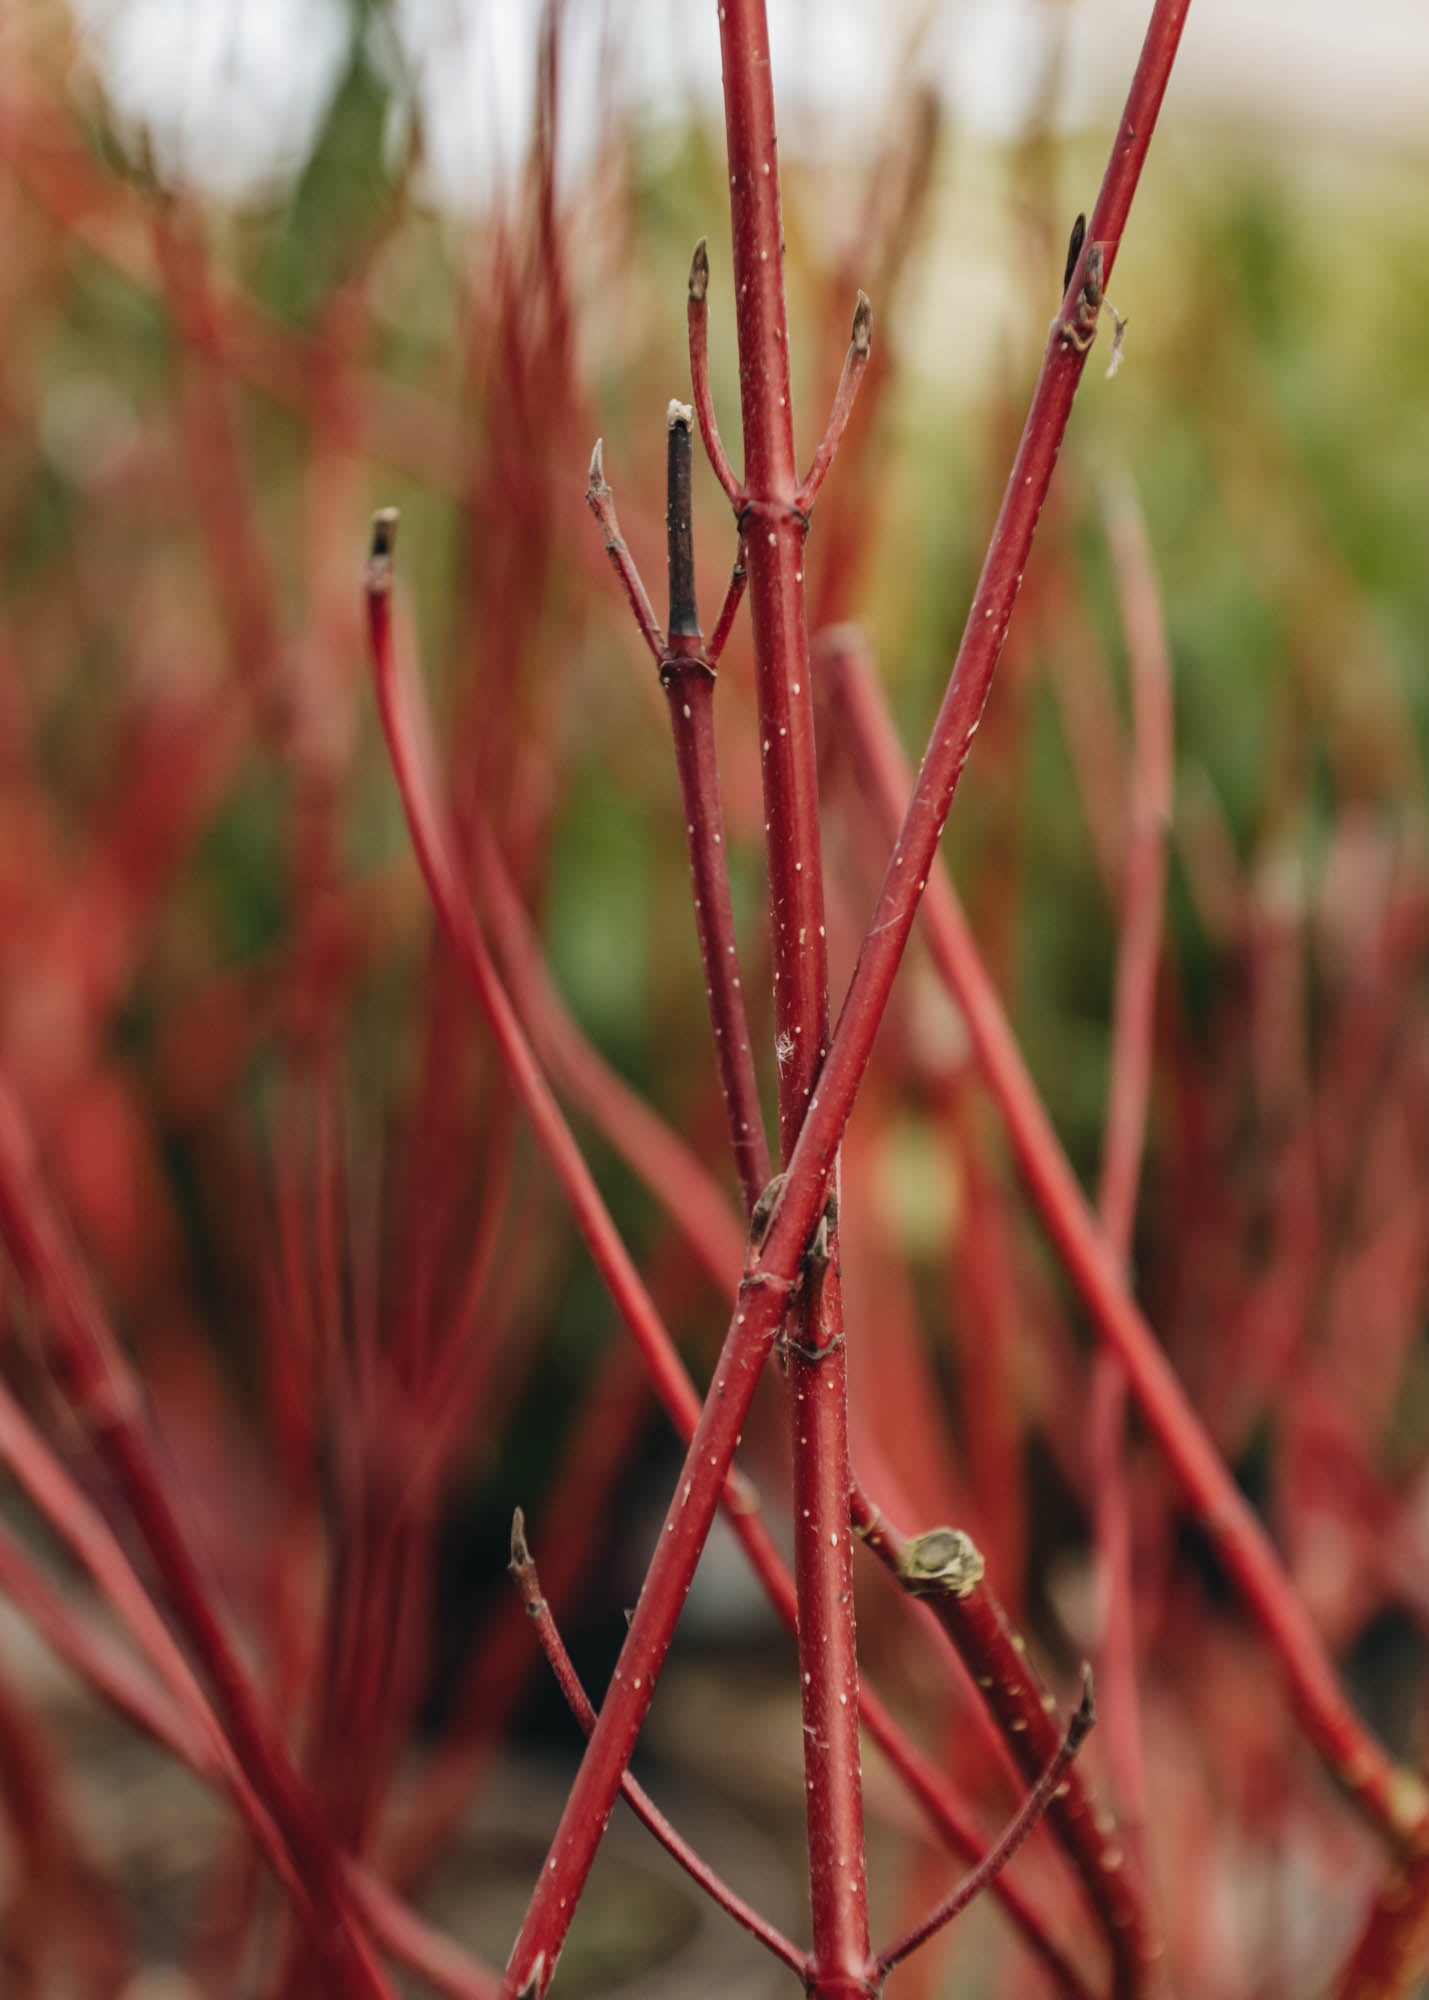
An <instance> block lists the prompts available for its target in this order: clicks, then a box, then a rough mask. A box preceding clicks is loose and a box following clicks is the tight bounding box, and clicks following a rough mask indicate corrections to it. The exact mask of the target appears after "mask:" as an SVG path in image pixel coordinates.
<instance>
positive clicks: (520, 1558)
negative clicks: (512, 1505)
mask: <svg viewBox="0 0 1429 2000" xmlns="http://www.w3.org/2000/svg"><path fill="white" fill-rule="evenodd" d="M530 1560H531V1550H530V1548H529V1547H528V1545H527V1542H526V1510H525V1508H524V1507H518V1508H517V1509H516V1511H515V1513H514V1514H513V1515H512V1516H511V1568H512V1569H513V1570H519V1569H525V1567H526V1565H527V1564H528V1563H529V1562H530Z"/></svg>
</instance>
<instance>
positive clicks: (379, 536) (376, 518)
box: [367, 507, 400, 591]
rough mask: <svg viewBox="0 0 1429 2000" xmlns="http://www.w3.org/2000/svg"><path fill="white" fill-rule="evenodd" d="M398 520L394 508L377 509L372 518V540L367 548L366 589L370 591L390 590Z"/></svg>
mask: <svg viewBox="0 0 1429 2000" xmlns="http://www.w3.org/2000/svg"><path fill="white" fill-rule="evenodd" d="M399 518H400V516H399V515H398V512H397V509H396V508H395V507H379V508H378V510H377V512H376V513H375V514H374V515H373V516H372V539H371V540H370V542H369V543H368V546H367V588H368V589H369V590H371V591H384V590H389V589H390V588H391V584H392V559H393V556H394V555H395V554H396V551H397V522H398V520H399Z"/></svg>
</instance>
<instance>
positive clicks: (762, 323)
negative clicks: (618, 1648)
mask: <svg viewBox="0 0 1429 2000" xmlns="http://www.w3.org/2000/svg"><path fill="white" fill-rule="evenodd" d="M719 24H720V51H721V54H722V56H723V59H724V104H725V134H726V140H727V144H728V152H729V187H730V221H731V234H732V241H733V249H734V294H735V324H736V329H737V333H738V338H739V381H740V409H741V414H742V416H743V421H744V483H745V489H746V490H745V497H744V499H743V502H742V505H741V506H740V509H739V518H740V525H741V528H742V529H743V531H744V536H745V551H746V560H747V563H748V567H749V609H750V619H751V622H752V624H753V628H754V684H755V694H756V698H757V706H758V715H759V733H760V739H761V742H760V747H761V752H762V757H761V774H762V777H763V782H764V826H765V854H766V857H767V863H768V875H769V917H770V939H771V960H772V964H773V975H774V1025H775V1031H776V1039H775V1047H776V1052H777V1054H778V1058H779V1139H780V1151H781V1154H782V1157H783V1160H784V1162H785V1164H786V1165H787V1163H788V1161H789V1158H790V1155H791V1152H792V1150H793V1147H794V1144H795V1141H796V1139H797V1137H798V1135H799V1131H800V1128H801V1126H802V1125H803V1123H804V1118H805V1107H806V1106H807V1105H808V1103H809V1100H810V1098H811V1097H812V1096H813V1092H814V1088H815V1085H816V1082H817V1080H818V1077H819V1072H820V1069H821V1067H822V1065H823V1061H824V1052H825V1049H826V1047H827V1040H828V1030H829V975H828V952H827V949H826V945H825V931H824V890H823V861H822V852H821V845H820V831H819V778H818V758H817V753H816V750H815V744H814V701H813V686H812V682H811V678H810V673H809V637H808V623H807V616H806V612H805V605H804V543H805V537H806V535H807V533H808V513H807V502H806V499H805V495H804V493H803V492H802V491H801V489H800V487H799V483H798V474H797V469H796V466H795V460H794V412H793V398H792V391H791V386H790V378H789V323H788V312H787V307H786V301H785V295H784V232H783V225H782V221H781V218H780V191H779V162H778V145H777V140H776V136H775V124H774V89H773V80H772V73H771V67H770V60H769V27H768V22H767V20H766V18H765V8H764V0H725V4H724V5H722V6H721V7H720V10H719ZM869 320H870V314H869V311H868V308H867V301H861V303H860V308H859V311H858V313H857V314H856V315H855V320H854V344H853V357H852V358H851V360H850V365H849V367H848V368H847V369H846V371H845V377H844V385H843V388H844V394H843V396H842V399H841V401H840V399H836V415H835V419H834V422H833V424H832V426H831V429H830V432H829V434H828V436H827V437H826V439H825V443H824V446H823V447H821V451H820V456H819V458H818V459H817V460H816V462H815V471H814V473H813V474H811V475H810V483H811V484H812V485H817V482H818V480H819V479H821V478H822V477H823V474H824V473H825V472H826V471H827V470H828V467H829V465H830V464H831V462H832V459H833V452H834V448H835V446H836V445H837V442H838V437H839V435H840V434H841V425H840V424H839V421H838V415H837V412H838V409H839V408H842V410H843V412H844V421H845V422H846V421H847V411H848V409H849V408H851V407H852V399H853V390H854V387H855V386H856V384H857V381H858V379H859V377H860V376H861V375H862V372H863V367H864V364H865V362H866V359H867V349H868V334H869ZM829 1164H830V1166H832V1164H833V1163H832V1161H830V1163H829ZM822 1178H824V1176H821V1179H822ZM833 1231H834V1225H833V1222H832V1220H831V1218H830V1217H828V1216H826V1217H825V1219H824V1221H823V1223H821V1225H820V1240H819V1242H818V1244H817V1245H816V1246H815V1247H814V1249H813V1250H811V1255H810V1262H809V1264H808V1268H807V1278H806V1282H805V1284H804V1286H803V1289H802V1291H801V1292H800V1294H799V1295H798V1296H797V1297H796V1298H795V1299H793V1300H792V1301H791V1306H792V1310H791V1311H790V1313H789V1316H788V1320H787V1323H786V1326H785V1342H786V1352H787V1355H788V1362H789V1379H790V1390H791V1404H792V1412H791V1414H792V1419H793V1455H794V1576H795V1581H796V1583H797V1585H798V1591H799V1635H798V1636H799V1686H800V1693H801V1696H802V1700H803V1719H804V1730H803V1745H804V1786H805V1801H804V1814H805V1822H806V1825H807V1829H808V1848H809V1896H810V1906H811V1912H812V1918H813V1953H812V1960H811V1965H810V1974H809V1981H808V1984H809V1991H810V1993H811V1994H812V1995H814V1996H815V2000H856V1996H859V1995H862V1994H863V1993H864V1991H865V1979H866V1975H867V1964H868V1907H867V1887H866V1882H865V1859H864V1835H863V1773H862V1764H861V1761H860V1757H859V1741H858V1653H857V1648H856V1644H855V1635H854V1603H853V1537H852V1532H851V1528H850V1523H849V1512H848V1494H849V1483H850V1475H849V1462H848V1357H847V1353H846V1351H845V1348H844V1321H843V1306H842V1293H841V1288H840V1280H839V1270H838V1247H837V1242H836V1241H835V1240H833ZM805 1233H806V1238H807V1234H808V1232H807V1231H806V1232H805ZM816 1260H817V1261H816Z"/></svg>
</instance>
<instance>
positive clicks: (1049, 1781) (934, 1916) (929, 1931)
mask: <svg viewBox="0 0 1429 2000" xmlns="http://www.w3.org/2000/svg"><path fill="white" fill-rule="evenodd" d="M1095 1720H1096V1709H1095V1705H1094V1703H1093V1698H1092V1677H1091V1671H1090V1669H1088V1670H1087V1671H1086V1673H1085V1675H1084V1679H1083V1685H1082V1699H1081V1701H1080V1703H1079V1704H1078V1706H1077V1708H1076V1710H1075V1711H1074V1713H1073V1715H1072V1718H1071V1720H1070V1721H1069V1722H1068V1724H1067V1727H1066V1729H1065V1731H1064V1732H1063V1735H1062V1740H1061V1742H1060V1743H1059V1744H1058V1745H1057V1749H1056V1751H1055V1753H1054V1755H1053V1757H1052V1759H1051V1762H1050V1763H1049V1764H1048V1765H1047V1767H1046V1769H1045V1770H1044V1771H1043V1773H1042V1775H1041V1777H1040V1778H1038V1780H1037V1782H1036V1784H1035V1785H1034V1786H1033V1787H1032V1789H1031V1791H1030V1792H1029V1793H1028V1794H1027V1796H1026V1798H1025V1799H1024V1800H1023V1801H1022V1804H1021V1806H1020V1807H1019V1808H1018V1810H1017V1812H1016V1813H1015V1814H1014V1815H1013V1817H1012V1819H1011V1820H1009V1822H1008V1824H1007V1826H1006V1828H1005V1829H1004V1830H1003V1832H1002V1833H1001V1834H1000V1835H999V1837H998V1840H997V1843H996V1845H995V1846H993V1847H990V1848H989V1849H988V1851H987V1853H986V1854H985V1855H984V1857H983V1859H982V1860H981V1861H980V1862H979V1864H978V1866H977V1867H976V1868H974V1869H973V1870H972V1872H971V1874H969V1875H966V1876H964V1878H963V1880H962V1881H961V1882H959V1883H958V1884H957V1886H956V1887H955V1888H954V1889H952V1890H950V1891H949V1893H948V1894H947V1895H946V1896H945V1897H944V1898H943V1900H942V1901H941V1902H940V1903H938V1904H936V1905H935V1906H934V1908H933V1909H931V1910H930V1911H929V1912H928V1914H927V1916H926V1917H924V1918H923V1919H922V1921H921V1922H919V1923H916V1924H914V1926H913V1927H912V1929H911V1930H909V1931H905V1932H904V1934H903V1936H902V1937H901V1938H899V1939H898V1940H897V1941H896V1943H894V1944H891V1945H889V1946H888V1948H887V1950H886V1951H881V1952H880V1953H879V1954H878V1957H877V1958H876V1959H875V1960H874V1984H875V1985H881V1984H882V1982H883V1981H884V1980H885V1979H886V1978H887V1977H888V1975H889V1973H890V1972H891V1971H892V1970H893V1968H894V1966H895V1965H897V1964H898V1963H899V1962H900V1960H902V1959H905V1958H907V1957H909V1956H910V1955H911V1954H912V1953H913V1952H915V1951H917V1949H918V1947H919V1946H920V1945H924V1944H926V1943H927V1942H928V1940H929V1938H931V1937H933V1936H934V1935H935V1934H936V1933H937V1932H938V1931H940V1930H942V1928H943V1927H944V1925H945V1924H950V1923H951V1922H952V1920H953V1918H954V1917H956V1916H960V1915H961V1914H962V1912H963V1911H964V1910H965V1909H966V1908H967V1907H968V1904H969V1903H971V1902H972V1901H973V1900H974V1899H975V1898H976V1897H978V1896H980V1895H981V1894H982V1892H983V1890H984V1889H986V1888H987V1886H988V1884H989V1883H991V1882H993V1881H995V1880H996V1878H997V1877H998V1876H999V1875H1000V1874H1001V1873H1002V1870H1003V1869H1004V1868H1005V1867H1006V1866H1007V1864H1008V1862H1009V1861H1010V1860H1011V1859H1012V1857H1013V1855H1014V1854H1015V1853H1016V1852H1017V1850H1018V1848H1019V1847H1021V1845H1022V1843H1023V1841H1024V1840H1026V1838H1027V1836H1028V1834H1029V1833H1031V1832H1032V1831H1033V1829H1034V1828H1035V1827H1036V1826H1037V1824H1038V1822H1039V1821H1040V1820H1041V1818H1042V1815H1043V1814H1044V1813H1045V1812H1046V1811H1047V1808H1048V1807H1049V1805H1050V1804H1051V1803H1052V1800H1053V1798H1054V1797H1055V1796H1056V1793H1057V1789H1058V1786H1059V1785H1060V1784H1061V1782H1062V1775H1063V1773H1064V1772H1065V1771H1066V1769H1067V1767H1068V1765H1069V1764H1070V1763H1071V1762H1072V1760H1073V1759H1074V1758H1075V1757H1076V1755H1077V1752H1078V1751H1079V1750H1080V1749H1081V1747H1082V1745H1083V1743H1085V1742H1086V1740H1087V1737H1088V1735H1089V1734H1090V1733H1091V1728H1092V1724H1093V1723H1094V1722H1095Z"/></svg>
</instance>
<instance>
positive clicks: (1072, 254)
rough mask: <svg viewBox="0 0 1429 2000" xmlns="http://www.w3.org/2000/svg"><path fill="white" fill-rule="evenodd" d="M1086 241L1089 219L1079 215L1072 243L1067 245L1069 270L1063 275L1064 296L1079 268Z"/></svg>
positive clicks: (1074, 225) (1073, 229)
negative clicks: (1073, 274) (1079, 259)
mask: <svg viewBox="0 0 1429 2000" xmlns="http://www.w3.org/2000/svg"><path fill="white" fill-rule="evenodd" d="M1086 240H1087V218H1086V217H1085V215H1079V216H1078V217H1077V219H1076V221H1075V222H1074V223H1073V224H1072V236H1071V241H1070V242H1069V243H1068V245H1067V268H1066V269H1065V270H1064V271H1063V273H1062V292H1063V294H1064V296H1065V294H1066V290H1067V287H1068V285H1070V284H1071V282H1072V273H1073V271H1075V270H1076V268H1077V259H1078V258H1079V257H1080V256H1081V254H1082V245H1083V244H1084V243H1085V242H1086Z"/></svg>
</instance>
